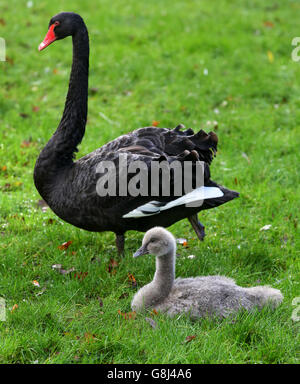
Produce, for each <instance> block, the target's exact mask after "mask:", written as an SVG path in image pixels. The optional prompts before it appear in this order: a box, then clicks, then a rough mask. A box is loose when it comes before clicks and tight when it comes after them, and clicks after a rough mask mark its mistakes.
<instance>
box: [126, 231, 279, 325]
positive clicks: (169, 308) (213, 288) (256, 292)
mask: <svg viewBox="0 0 300 384" xmlns="http://www.w3.org/2000/svg"><path fill="white" fill-rule="evenodd" d="M145 254H152V255H155V256H156V272H155V275H154V278H153V281H152V282H151V283H149V284H147V285H145V286H144V287H142V288H141V289H140V290H139V291H138V292H137V293H136V294H135V296H134V297H133V300H132V303H131V307H132V309H133V310H134V311H137V312H142V311H144V310H145V309H155V310H157V311H161V312H165V313H167V314H168V315H170V316H175V315H178V314H181V313H185V314H187V315H189V316H190V317H192V318H199V317H206V316H218V317H226V316H229V315H230V314H233V313H235V312H237V311H239V310H240V309H245V310H247V311H251V310H252V309H254V308H258V309H261V308H262V307H264V306H266V305H269V306H270V307H271V308H275V307H277V306H278V305H279V304H280V303H281V301H282V299H283V296H282V294H281V292H280V291H279V290H278V289H274V288H271V287H268V286H256V287H251V288H243V287H240V286H238V285H236V283H235V281H234V280H233V279H230V278H228V277H225V276H199V277H189V278H185V279H183V278H177V279H175V258H176V240H175V238H174V237H173V235H172V234H171V233H170V232H169V231H167V230H166V229H164V228H162V227H154V228H152V229H150V230H149V231H148V232H146V234H145V236H144V238H143V243H142V247H141V248H139V250H138V251H137V252H136V253H135V254H134V257H137V256H141V255H145Z"/></svg>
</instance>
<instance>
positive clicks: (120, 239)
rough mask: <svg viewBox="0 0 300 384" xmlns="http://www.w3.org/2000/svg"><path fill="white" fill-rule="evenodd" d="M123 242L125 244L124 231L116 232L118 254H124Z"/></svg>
mask: <svg viewBox="0 0 300 384" xmlns="http://www.w3.org/2000/svg"><path fill="white" fill-rule="evenodd" d="M124 244H125V235H124V233H122V234H118V233H116V246H117V249H118V254H119V256H124Z"/></svg>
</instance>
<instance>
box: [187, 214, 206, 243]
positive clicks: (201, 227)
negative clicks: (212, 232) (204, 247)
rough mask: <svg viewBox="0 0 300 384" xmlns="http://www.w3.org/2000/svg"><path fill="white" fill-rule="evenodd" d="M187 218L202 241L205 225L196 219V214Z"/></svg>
mask: <svg viewBox="0 0 300 384" xmlns="http://www.w3.org/2000/svg"><path fill="white" fill-rule="evenodd" d="M188 219H189V222H190V223H191V225H192V227H193V229H194V231H195V233H196V235H197V237H198V239H199V240H201V241H203V240H204V236H205V227H204V225H203V224H201V223H200V221H199V220H198V215H197V214H195V215H192V216H189V217H188Z"/></svg>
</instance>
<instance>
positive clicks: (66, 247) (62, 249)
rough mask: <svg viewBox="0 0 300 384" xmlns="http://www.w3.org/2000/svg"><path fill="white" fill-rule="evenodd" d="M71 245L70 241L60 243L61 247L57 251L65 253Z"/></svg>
mask: <svg viewBox="0 0 300 384" xmlns="http://www.w3.org/2000/svg"><path fill="white" fill-rule="evenodd" d="M71 244H72V241H71V240H70V241H67V242H65V243H62V244H61V245H59V246H58V249H60V250H61V251H65V250H67V249H68V248H69V246H70V245H71Z"/></svg>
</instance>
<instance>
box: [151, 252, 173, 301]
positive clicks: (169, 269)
mask: <svg viewBox="0 0 300 384" xmlns="http://www.w3.org/2000/svg"><path fill="white" fill-rule="evenodd" d="M174 279H175V251H171V252H169V253H168V254H166V255H164V256H162V257H156V272H155V275H154V278H153V281H152V283H151V284H152V288H153V287H154V288H155V291H157V292H159V298H160V299H163V298H165V297H167V296H168V295H169V293H170V292H171V290H172V287H173V283H174Z"/></svg>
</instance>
